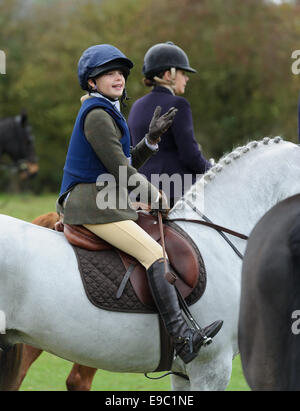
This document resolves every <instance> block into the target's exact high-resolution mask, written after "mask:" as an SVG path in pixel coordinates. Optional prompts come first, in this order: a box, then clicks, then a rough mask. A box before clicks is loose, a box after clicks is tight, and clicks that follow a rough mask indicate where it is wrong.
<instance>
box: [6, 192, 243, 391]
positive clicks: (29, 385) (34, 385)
mask: <svg viewBox="0 0 300 411" xmlns="http://www.w3.org/2000/svg"><path fill="white" fill-rule="evenodd" d="M55 201H56V196H55V195H53V194H49V195H42V196H32V195H29V194H28V195H27V194H26V195H11V194H1V195H0V213H1V214H7V215H10V216H12V217H16V218H20V219H22V220H26V221H31V220H33V219H34V218H35V217H37V216H39V215H40V214H44V213H47V212H49V211H55ZM71 367H72V364H71V363H70V362H68V361H66V360H63V359H61V358H58V357H55V356H53V355H51V354H48V353H46V352H44V353H43V354H42V355H41V356H40V358H38V360H37V361H36V362H35V363H34V364H33V365H32V367H31V369H30V370H29V372H28V374H27V376H26V378H25V380H24V382H23V384H22V387H21V391H64V390H66V386H65V381H66V378H67V376H68V374H69V372H70V370H71ZM161 374H162V373H161ZM158 375H160V374H158ZM155 376H157V375H155ZM169 389H170V379H169V377H166V378H164V379H161V380H158V381H153V380H148V379H147V378H145V377H144V375H143V374H124V373H123V374H118V373H112V372H108V371H102V370H99V371H98V372H97V373H96V376H95V378H94V381H93V386H92V390H93V391H167V390H169ZM227 390H228V391H244V390H249V387H248V385H247V383H246V381H245V378H244V376H243V373H242V368H241V364H240V358H239V357H237V358H236V359H235V360H234V361H233V372H232V377H231V380H230V384H229V386H228V388H227Z"/></svg>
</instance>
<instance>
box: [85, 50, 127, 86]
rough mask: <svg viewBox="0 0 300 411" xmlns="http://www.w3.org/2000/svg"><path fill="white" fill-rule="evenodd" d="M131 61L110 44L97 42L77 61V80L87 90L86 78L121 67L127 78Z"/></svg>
mask: <svg viewBox="0 0 300 411" xmlns="http://www.w3.org/2000/svg"><path fill="white" fill-rule="evenodd" d="M132 67H133V63H132V61H131V60H129V59H128V58H127V57H126V56H125V54H123V53H122V52H121V51H120V50H119V49H117V48H116V47H114V46H111V45H110V44H98V45H96V46H91V47H89V48H88V49H86V50H85V51H84V52H83V54H82V56H81V57H80V59H79V62H78V80H79V84H80V86H81V88H82V89H83V90H89V86H88V79H89V78H94V77H96V76H98V75H99V74H102V73H105V72H107V71H110V70H117V69H121V70H122V71H123V73H124V77H125V78H127V76H128V75H129V72H130V69H132Z"/></svg>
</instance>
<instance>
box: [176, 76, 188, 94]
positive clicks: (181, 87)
mask: <svg viewBox="0 0 300 411" xmlns="http://www.w3.org/2000/svg"><path fill="white" fill-rule="evenodd" d="M188 81H189V77H188V76H187V75H186V74H185V72H184V71H183V70H176V77H175V94H177V95H180V94H184V92H185V87H186V84H187V82H188Z"/></svg>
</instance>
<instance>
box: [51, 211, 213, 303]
mask: <svg viewBox="0 0 300 411" xmlns="http://www.w3.org/2000/svg"><path fill="white" fill-rule="evenodd" d="M136 222H137V224H138V225H139V226H140V227H142V228H143V229H144V230H145V231H146V232H148V234H149V235H150V236H151V237H152V238H153V239H154V240H155V241H157V242H159V243H161V238H160V230H159V224H158V221H157V218H156V217H154V216H152V215H151V214H149V213H147V212H145V211H138V220H137V221H136ZM55 229H56V230H57V231H63V232H64V234H65V236H66V238H67V239H68V241H69V242H70V243H71V244H72V245H73V246H75V247H79V248H82V249H87V250H91V251H104V250H114V251H116V252H117V253H118V254H119V256H120V258H121V260H122V262H123V264H124V266H125V270H126V273H125V276H124V279H123V284H121V285H120V288H119V290H118V293H119V297H120V294H122V290H123V289H124V287H125V285H126V282H127V281H128V280H129V279H130V282H131V285H132V287H133V289H134V291H135V293H136V295H137V297H138V298H139V300H140V301H141V302H142V303H143V304H144V305H145V306H147V307H150V308H153V309H154V310H156V309H155V304H154V301H153V298H152V295H151V292H150V289H149V286H148V281H147V276H146V271H145V268H144V267H143V266H142V265H141V264H140V263H139V262H138V261H137V260H136V259H134V258H133V257H132V256H130V255H128V254H125V253H124V252H122V251H120V250H117V249H115V248H114V247H113V246H112V245H110V244H109V243H107V242H106V241H104V240H102V239H100V238H99V237H98V236H96V235H95V234H93V233H92V232H90V231H89V230H87V229H86V228H85V227H83V226H80V225H69V224H63V223H61V222H58V223H56V226H55ZM164 237H165V247H166V252H167V255H168V257H169V261H170V264H171V267H172V269H173V271H174V273H175V274H176V276H177V280H176V287H177V289H178V290H179V291H180V293H181V295H182V296H183V297H184V298H187V297H188V296H190V294H191V293H192V291H193V290H194V289H195V287H196V286H197V288H198V289H199V288H200V293H199V292H198V295H197V299H199V298H200V297H201V295H202V294H203V292H204V290H205V286H206V273H205V268H204V263H203V261H202V258H201V255H200V253H199V251H198V252H197V249H196V246H195V245H194V244H193V242H192V240H191V239H190V238H188V236H187V235H186V234H185V233H184V232H183V231H182V230H180V228H178V227H176V226H175V225H174V223H173V224H164ZM199 276H200V277H201V278H199ZM199 281H200V282H201V284H200V287H199ZM117 298H118V297H117Z"/></svg>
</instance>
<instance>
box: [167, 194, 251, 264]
mask: <svg viewBox="0 0 300 411" xmlns="http://www.w3.org/2000/svg"><path fill="white" fill-rule="evenodd" d="M182 201H184V202H185V203H186V204H187V205H188V206H189V207H190V208H191V209H192V210H193V211H194V212H195V213H196V214H198V215H199V216H200V217H201V218H202V220H193V219H188V218H168V219H167V221H185V222H190V223H196V224H201V225H205V226H207V227H211V228H213V229H215V230H217V232H218V233H219V234H220V235H221V237H223V238H224V240H225V241H226V242H227V243H228V244H229V245H230V247H231V248H232V249H233V251H234V252H235V253H236V254H237V255H238V257H240V259H241V260H242V259H243V255H242V254H241V253H240V252H239V250H238V249H237V248H236V247H235V245H234V244H233V243H232V242H231V241H230V240H229V238H228V237H227V236H226V235H225V234H224V233H227V234H230V235H233V236H235V237H238V238H241V239H242V240H248V238H249V237H248V236H246V235H244V234H241V233H238V232H237V231H233V230H230V229H229V228H226V227H222V226H220V225H217V224H214V223H213V222H212V221H211V220H210V219H209V218H208V217H206V216H205V215H204V214H203V213H201V211H200V210H198V208H197V207H196V206H194V204H193V203H191V202H190V201H189V200H188V199H185V198H183V199H182Z"/></svg>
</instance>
